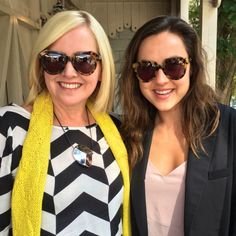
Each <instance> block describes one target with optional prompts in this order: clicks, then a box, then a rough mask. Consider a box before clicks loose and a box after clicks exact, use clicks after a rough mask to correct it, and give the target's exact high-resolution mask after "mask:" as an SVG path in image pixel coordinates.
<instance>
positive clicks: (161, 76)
mask: <svg viewBox="0 0 236 236" xmlns="http://www.w3.org/2000/svg"><path fill="white" fill-rule="evenodd" d="M153 80H155V82H156V83H159V84H160V83H161V84H162V83H167V82H168V81H169V78H168V77H167V76H166V75H165V73H164V71H163V70H162V69H161V68H160V69H158V70H157V71H156V72H155V77H154V79H153Z"/></svg>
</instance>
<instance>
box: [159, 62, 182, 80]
mask: <svg viewBox="0 0 236 236" xmlns="http://www.w3.org/2000/svg"><path fill="white" fill-rule="evenodd" d="M163 71H164V73H165V75H166V76H168V77H170V79H172V80H178V79H181V78H182V77H183V76H184V75H185V72H186V64H185V63H184V59H183V58H169V59H167V60H166V61H165V66H164V69H163Z"/></svg>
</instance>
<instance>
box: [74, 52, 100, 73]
mask: <svg viewBox="0 0 236 236" xmlns="http://www.w3.org/2000/svg"><path fill="white" fill-rule="evenodd" d="M73 65H74V67H75V69H76V70H77V71H78V72H80V73H81V74H83V75H90V74H92V73H93V72H94V71H95V69H96V66H97V62H96V59H95V58H94V57H93V56H92V55H90V54H77V55H75V57H74V59H73Z"/></svg>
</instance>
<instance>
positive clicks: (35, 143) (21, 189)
mask: <svg viewBox="0 0 236 236" xmlns="http://www.w3.org/2000/svg"><path fill="white" fill-rule="evenodd" d="M88 108H89V110H90V112H91V113H92V115H93V117H94V119H95V120H96V122H97V124H98V125H99V127H100V128H101V130H102V132H103V134H104V137H105V139H106V141H107V143H108V145H109V146H110V148H111V151H112V152H113V155H114V156H115V158H116V161H117V163H118V165H119V167H120V169H121V173H122V177H123V182H124V198H123V235H124V236H129V235H130V212H129V184H130V182H129V167H128V158H127V152H126V149H125V146H124V143H123V141H122V139H121V137H120V134H119V132H118V130H117V128H116V126H115V125H114V123H113V121H112V120H111V118H110V116H109V115H108V114H106V113H98V112H96V111H95V110H94V108H93V106H92V104H90V103H89V104H88ZM52 125H53V104H52V101H51V97H50V96H49V95H47V94H45V93H42V94H41V95H39V96H38V97H37V98H36V100H35V102H34V106H33V112H32V114H31V119H30V124H29V129H28V133H27V136H26V139H25V142H24V145H23V150H22V158H21V161H20V164H19V167H18V171H17V175H16V179H15V183H14V187H13V192H12V226H13V235H14V236H23V235H24V236H39V235H40V228H41V217H42V200H43V193H44V189H45V183H46V177H47V171H48V162H49V156H50V140H51V133H52Z"/></svg>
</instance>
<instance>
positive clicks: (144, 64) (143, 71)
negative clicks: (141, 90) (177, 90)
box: [132, 57, 190, 83]
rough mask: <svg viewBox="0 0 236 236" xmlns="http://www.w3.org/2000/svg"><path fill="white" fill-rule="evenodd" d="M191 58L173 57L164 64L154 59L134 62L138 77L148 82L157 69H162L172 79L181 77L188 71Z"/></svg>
mask: <svg viewBox="0 0 236 236" xmlns="http://www.w3.org/2000/svg"><path fill="white" fill-rule="evenodd" d="M189 62H190V59H188V58H182V57H171V58H167V59H165V61H164V63H163V64H162V65H159V64H158V63H156V62H153V61H147V60H141V61H139V62H136V63H133V64H132V66H133V69H134V72H135V73H136V75H137V77H138V79H140V80H141V81H142V82H144V83H146V82H149V81H151V80H152V79H153V78H154V77H155V73H156V71H158V70H159V69H162V70H163V72H164V74H165V75H166V76H167V77H168V78H169V79H172V80H178V79H181V78H182V77H183V76H184V75H185V72H186V67H187V65H188V64H189Z"/></svg>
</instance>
